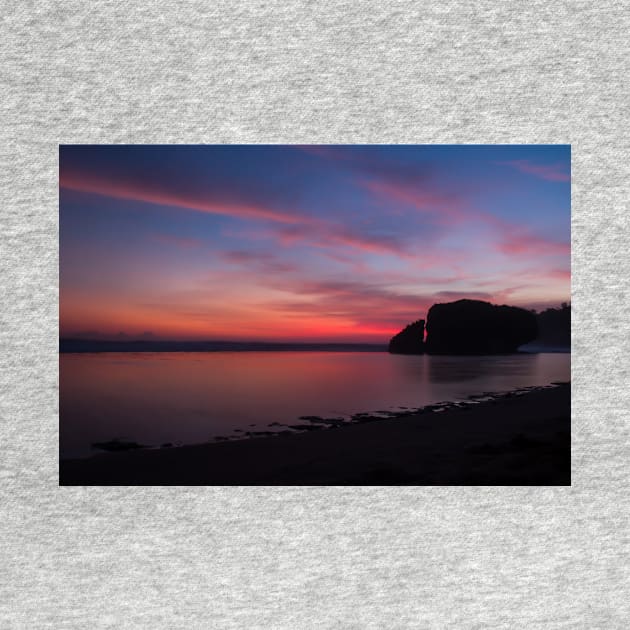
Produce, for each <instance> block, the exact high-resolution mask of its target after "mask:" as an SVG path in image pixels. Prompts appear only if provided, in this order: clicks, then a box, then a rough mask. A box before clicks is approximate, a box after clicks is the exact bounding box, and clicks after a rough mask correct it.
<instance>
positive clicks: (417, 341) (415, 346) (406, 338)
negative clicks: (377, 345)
mask: <svg viewBox="0 0 630 630" xmlns="http://www.w3.org/2000/svg"><path fill="white" fill-rule="evenodd" d="M389 351H390V352H391V353H392V354H423V353H424V319H419V320H418V321H417V322H413V324H409V326H407V327H405V328H404V329H403V330H401V331H400V332H399V333H398V334H397V335H394V336H393V337H392V338H391V340H390V342H389Z"/></svg>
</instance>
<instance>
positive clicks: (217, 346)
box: [59, 339, 571, 356]
mask: <svg viewBox="0 0 630 630" xmlns="http://www.w3.org/2000/svg"><path fill="white" fill-rule="evenodd" d="M528 345H530V347H529V348H523V349H522V350H519V352H517V354H536V353H541V352H554V353H556V352H560V353H570V352H571V349H570V348H565V347H559V346H549V347H545V346H541V345H535V344H528ZM59 352H60V354H88V353H102V352H387V344H369V343H357V344H355V343H286V342H265V341H260V342H250V341H150V340H134V341H107V340H99V339H60V340H59ZM417 356H422V355H417ZM461 356H476V355H461ZM481 356H485V355H481Z"/></svg>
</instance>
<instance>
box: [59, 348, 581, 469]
mask: <svg viewBox="0 0 630 630" xmlns="http://www.w3.org/2000/svg"><path fill="white" fill-rule="evenodd" d="M569 378H570V355H567V354H538V355H535V354H532V355H525V354H524V355H509V356H496V357H445V356H432V357H431V356H404V355H389V354H386V353H334V352H232V353H230V352H213V353H138V354H131V353H130V354H125V355H121V354H92V355H88V354H83V355H79V354H76V355H73V354H65V355H62V356H61V358H60V447H61V453H62V456H64V457H68V456H79V455H86V454H90V452H91V451H90V444H91V443H93V442H106V441H109V440H111V439H113V438H120V439H128V440H134V441H137V442H140V443H143V444H161V443H165V442H171V443H193V442H203V441H207V440H209V439H211V438H213V437H216V436H218V435H236V433H235V430H236V429H241V430H243V429H248V428H249V427H250V425H255V427H256V428H257V429H264V428H266V427H267V425H268V424H269V423H272V422H281V423H291V422H295V420H296V419H297V418H298V417H299V416H301V415H319V416H340V415H350V414H353V413H356V412H358V411H375V410H379V409H391V408H394V407H398V406H407V407H420V406H423V405H426V404H431V403H434V402H438V401H443V400H455V399H459V398H463V397H465V396H467V395H469V394H473V393H479V392H482V391H504V390H508V389H514V388H516V387H524V386H528V385H542V384H546V383H549V382H551V381H557V380H569Z"/></svg>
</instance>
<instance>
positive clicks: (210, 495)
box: [0, 0, 630, 630]
mask: <svg viewBox="0 0 630 630" xmlns="http://www.w3.org/2000/svg"><path fill="white" fill-rule="evenodd" d="M1 15H2V21H1V23H0V29H1V32H0V48H1V53H0V54H1V59H0V61H1V64H0V76H1V77H2V91H1V97H0V108H1V112H2V121H3V124H2V130H1V131H0V133H2V144H1V146H2V149H1V160H2V161H1V168H0V181H1V182H2V186H1V189H2V200H1V201H2V204H1V205H0V213H1V217H2V231H1V233H0V247H1V259H2V266H1V270H0V287H1V291H2V311H1V312H2V322H1V326H0V341H1V349H2V352H1V353H0V370H1V381H0V388H1V389H0V414H1V418H2V428H1V433H0V449H1V461H0V475H1V480H2V489H3V501H2V508H1V509H2V514H1V520H0V540H1V541H2V542H1V548H0V566H1V567H2V569H1V570H0V627H1V628H28V629H33V628H55V629H56V630H62V629H65V628H86V627H89V628H110V627H111V628H245V629H249V628H287V629H295V628H357V629H363V628H386V629H391V628H445V627H452V628H458V629H459V628H528V629H531V628H546V629H548V628H589V629H594V628H606V629H608V628H627V627H628V623H629V619H630V609H629V605H628V602H629V601H630V599H629V597H628V595H629V593H628V586H629V578H628V561H629V558H628V553H629V549H630V547H629V544H628V505H629V500H628V494H627V482H628V456H629V454H630V436H629V429H628V424H627V417H628V402H629V393H628V387H627V383H628V360H627V356H628V351H629V350H630V348H629V344H628V328H627V303H628V301H627V298H628V288H629V287H630V284H629V282H628V274H629V272H630V266H629V265H628V237H627V232H626V216H625V215H626V212H627V211H628V177H629V166H628V165H629V163H630V147H629V144H628V132H627V122H628V113H629V107H628V99H627V90H628V83H627V82H628V75H629V72H630V67H629V65H630V64H629V63H628V45H627V41H628V33H629V32H630V12H629V11H628V4H627V3H626V2H619V1H611V2H605V1H604V2H599V3H595V2H590V1H589V2H584V1H579V2H542V1H536V2H528V3H523V2H514V1H510V2H488V1H485V2H476V3H472V2H471V3H467V2H457V3H454V2H443V1H442V2H440V1H431V2H422V3H415V2H409V1H405V2H339V1H334V2H332V1H326V2H306V1H305V2H287V1H286V0H285V1H283V2H252V1H247V2H241V3H237V2H232V3H229V2H198V1H197V2H179V1H175V0H166V1H165V0H163V1H162V2H160V3H149V2H144V3H143V2H130V1H125V2H115V1H113V0H110V1H104V0H101V1H100V2H90V3H86V2H73V1H67V2H53V1H51V0H40V1H39V2H27V1H25V0H5V2H3V3H2V11H1ZM71 142H95V143H110V142H112V143H142V142H146V143H216V142H220V143H222V142H228V143H244V142H274V143H330V142H336V143H357V142H370V143H386V142H387V143H471V142H476V143H517V142H518V143H535V142H536V143H571V144H572V157H573V256H574V258H573V262H574V268H573V273H574V276H573V277H574V284H573V308H574V311H573V312H574V337H573V344H574V345H573V348H574V356H573V388H574V394H573V401H574V408H573V447H574V451H573V486H572V487H571V488H561V487H559V488H536V487H532V488H474V487H472V488H405V489H396V488H380V489H379V488H291V489H285V488H268V489H263V488H240V489H238V488H236V489H235V488H177V487H173V488H134V489H125V488H117V489H114V488H112V489H108V488H89V487H88V488H60V487H59V486H58V477H57V475H58V464H57V448H58V425H57V422H58V396H57V391H58V362H57V324H58V307H57V299H58V214H57V213H58V207H57V149H58V144H59V143H71Z"/></svg>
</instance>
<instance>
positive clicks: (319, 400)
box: [59, 144, 571, 486]
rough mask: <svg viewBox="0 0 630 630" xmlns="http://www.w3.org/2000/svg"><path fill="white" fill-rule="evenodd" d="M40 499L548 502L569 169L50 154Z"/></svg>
mask: <svg viewBox="0 0 630 630" xmlns="http://www.w3.org/2000/svg"><path fill="white" fill-rule="evenodd" d="M59 222H60V303H59V319H60V322H59V328H60V340H59V344H60V346H59V351H60V355H59V362H60V413H59V468H60V484H61V485H95V486H109V485H128V486H129V485H140V486H142V485H147V486H149V485H211V486H216V485H244V486H251V485H261V486H274V485H278V486H284V485H308V486H352V485H363V486H398V485H411V486H435V485H437V486H440V485H460V486H461V485H477V486H480V485H481V486H494V485H514V486H516V485H519V486H522V485H536V486H546V485H570V484H571V419H570V408H571V404H570V403H571V385H570V378H571V354H570V352H571V304H570V302H571V267H570V265H571V233H570V228H571V148H570V146H569V145H412V144H409V145H61V146H60V147H59Z"/></svg>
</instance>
